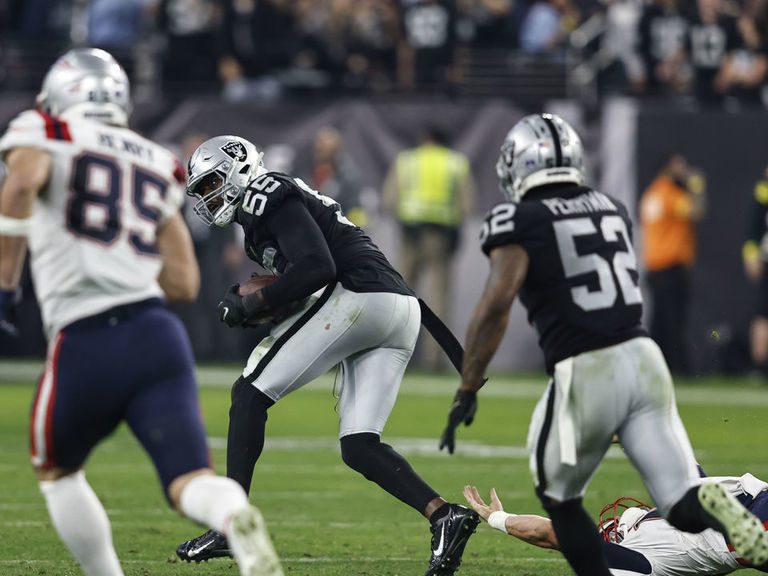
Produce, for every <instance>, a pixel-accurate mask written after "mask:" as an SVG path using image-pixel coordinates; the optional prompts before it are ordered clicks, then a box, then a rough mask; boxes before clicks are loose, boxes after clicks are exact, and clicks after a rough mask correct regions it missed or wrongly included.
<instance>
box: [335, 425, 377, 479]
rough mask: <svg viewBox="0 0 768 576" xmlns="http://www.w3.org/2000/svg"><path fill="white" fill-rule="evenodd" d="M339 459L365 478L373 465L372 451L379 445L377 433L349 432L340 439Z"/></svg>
mask: <svg viewBox="0 0 768 576" xmlns="http://www.w3.org/2000/svg"><path fill="white" fill-rule="evenodd" d="M340 443H341V459H342V460H343V461H344V464H346V465H347V466H349V467H350V468H352V470H354V471H355V472H359V473H360V474H362V475H363V476H365V477H366V478H368V477H369V476H370V472H371V470H372V467H373V466H374V460H375V456H374V451H375V450H376V449H377V447H379V446H380V445H381V441H380V439H379V436H378V434H373V433H370V432H363V433H360V434H350V435H349V436H344V437H343V438H342V439H341V440H340Z"/></svg>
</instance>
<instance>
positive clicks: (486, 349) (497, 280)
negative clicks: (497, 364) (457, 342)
mask: <svg viewBox="0 0 768 576" xmlns="http://www.w3.org/2000/svg"><path fill="white" fill-rule="evenodd" d="M490 260H491V271H490V274H489V276H488V280H487V281H486V284H485V289H484V291H483V295H482V296H481V297H480V300H479V301H478V303H477V305H476V306H475V310H474V312H473V313H472V318H471V319H470V321H469V326H468V328H467V343H466V346H467V349H466V352H465V353H464V368H463V370H462V375H461V380H462V382H461V387H462V388H464V389H473V390H478V389H479V388H480V387H481V386H482V384H483V381H484V377H485V371H486V369H487V368H488V364H489V363H490V361H491V358H493V355H494V354H495V353H496V350H497V349H498V348H499V344H500V343H501V339H502V338H503V337H504V332H505V331H506V329H507V323H508V322H509V310H510V308H511V307H512V302H514V300H515V296H517V292H518V291H519V290H520V287H521V286H522V285H523V282H524V281H525V277H526V275H527V274H528V264H529V258H528V253H527V252H526V251H525V249H524V248H523V247H522V246H520V245H517V244H508V245H505V246H499V247H498V248H494V249H493V250H492V251H491V253H490Z"/></svg>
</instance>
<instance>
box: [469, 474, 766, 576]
mask: <svg viewBox="0 0 768 576" xmlns="http://www.w3.org/2000/svg"><path fill="white" fill-rule="evenodd" d="M704 482H717V483H720V484H722V485H723V486H724V487H726V488H727V489H728V491H729V492H730V493H732V494H734V495H735V496H736V498H737V499H738V501H739V502H740V503H741V504H742V505H743V506H744V507H745V508H746V509H747V510H749V511H751V512H752V513H753V514H755V515H756V516H757V517H758V518H760V520H761V521H762V522H763V523H764V525H765V526H766V528H767V529H768V483H766V482H763V481H762V480H759V479H757V478H755V477H754V476H753V475H752V474H744V475H743V476H741V477H735V476H734V477H712V478H706V479H705V480H704ZM464 497H465V498H466V499H467V502H469V504H470V505H471V506H472V508H474V509H475V511H477V512H478V514H480V516H481V517H482V518H483V519H484V520H485V521H486V522H488V524H489V525H490V526H491V527H492V528H495V529H497V530H500V531H502V532H505V533H506V534H509V535H511V536H514V537H515V538H518V539H519V540H522V541H523V542H527V543H528V544H533V545H534V546H539V547H540V548H553V549H555V550H559V549H560V545H559V542H558V540H557V535H556V534H555V531H554V530H553V529H552V522H551V521H550V520H549V518H543V517H541V516H535V515H529V514H519V515H518V514H508V513H506V512H505V511H504V508H503V506H502V504H501V500H499V497H498V495H497V494H496V490H495V489H494V488H491V501H490V504H486V503H485V502H484V501H483V499H482V498H481V496H480V494H479V493H478V491H477V488H475V487H474V486H465V487H464ZM622 509H623V513H622ZM599 525H600V531H601V534H602V535H603V550H604V552H605V555H606V558H607V559H608V566H609V568H610V569H611V572H612V573H613V574H614V575H615V576H634V575H638V576H639V575H649V574H653V575H654V576H697V575H698V576H716V575H717V574H728V573H730V572H733V571H734V570H739V569H740V568H755V569H757V570H760V571H761V572H768V563H765V564H763V565H761V566H752V565H751V564H749V563H748V562H747V561H746V560H744V559H743V558H741V556H739V555H738V554H737V553H736V551H734V549H733V546H731V545H730V544H729V543H728V542H727V541H726V539H725V538H724V537H723V535H722V534H720V533H719V532H717V531H715V530H712V529H707V530H704V531H703V532H700V533H698V534H690V533H688V532H682V531H680V530H678V529H676V528H674V527H673V526H671V525H670V524H669V522H667V521H666V520H665V519H664V518H662V517H661V514H659V511H658V510H657V509H656V508H651V507H649V506H648V505H646V504H643V503H642V502H639V501H637V500H635V499H633V498H620V499H618V500H617V501H616V502H614V503H613V504H609V505H607V506H605V508H603V510H602V512H601V513H600V519H599Z"/></svg>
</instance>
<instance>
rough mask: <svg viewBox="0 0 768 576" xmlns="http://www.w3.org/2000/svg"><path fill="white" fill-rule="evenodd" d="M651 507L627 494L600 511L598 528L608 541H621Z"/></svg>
mask: <svg viewBox="0 0 768 576" xmlns="http://www.w3.org/2000/svg"><path fill="white" fill-rule="evenodd" d="M650 509H651V507H650V506H648V504H644V503H643V502H640V500H637V499H635V498H630V497H629V496H625V497H624V498H619V499H618V500H616V501H615V502H613V503H612V504H608V505H607V506H605V507H604V508H603V509H602V510H601V511H600V517H599V519H598V525H597V526H598V530H599V532H600V535H601V536H602V537H603V540H605V541H606V542H613V543H614V544H618V543H620V542H621V541H622V540H624V537H625V536H626V533H627V530H628V529H629V528H632V526H634V525H635V524H636V523H637V521H638V520H639V519H640V518H642V517H643V516H644V515H645V514H646V512H648V510H650Z"/></svg>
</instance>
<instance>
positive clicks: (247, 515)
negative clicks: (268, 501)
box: [229, 506, 283, 576]
mask: <svg viewBox="0 0 768 576" xmlns="http://www.w3.org/2000/svg"><path fill="white" fill-rule="evenodd" d="M229 545H230V547H231V548H232V552H233V554H234V556H235V558H236V559H237V564H238V566H239V568H240V574H241V576H283V569H282V568H281V567H280V560H279V559H278V557H277V552H275V547H274V546H273V545H272V540H271V539H270V538H269V533H268V532H267V526H266V524H265V523H264V518H263V517H262V515H261V512H259V511H258V509H256V508H254V507H253V506H249V507H248V508H245V509H243V510H240V511H238V512H235V513H234V514H233V515H232V520H231V524H230V530H229Z"/></svg>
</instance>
